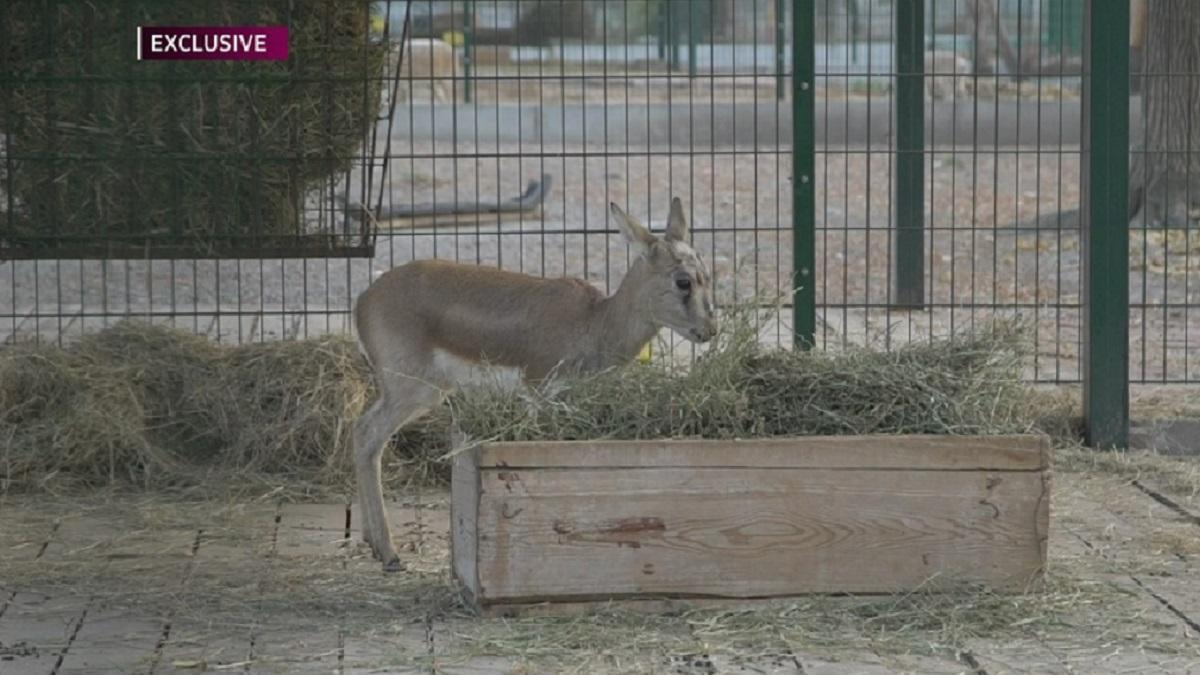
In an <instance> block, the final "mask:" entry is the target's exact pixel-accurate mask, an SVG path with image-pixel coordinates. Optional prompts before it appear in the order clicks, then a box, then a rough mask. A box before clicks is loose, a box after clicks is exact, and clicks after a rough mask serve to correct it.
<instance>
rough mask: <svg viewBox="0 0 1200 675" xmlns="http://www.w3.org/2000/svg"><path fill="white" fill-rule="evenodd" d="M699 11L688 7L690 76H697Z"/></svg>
mask: <svg viewBox="0 0 1200 675" xmlns="http://www.w3.org/2000/svg"><path fill="white" fill-rule="evenodd" d="M709 1H710V2H711V0H709ZM699 13H700V12H699V10H697V9H696V8H694V7H689V8H688V77H695V76H696V33H698V32H699V31H698V30H696V23H697V21H696V20H697V18H698V17H697V16H696V15H697V14H699Z"/></svg>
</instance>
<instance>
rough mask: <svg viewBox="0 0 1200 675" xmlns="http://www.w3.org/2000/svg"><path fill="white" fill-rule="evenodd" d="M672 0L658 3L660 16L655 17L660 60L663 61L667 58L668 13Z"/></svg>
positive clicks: (662, 0) (663, 0)
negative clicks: (669, 3)
mask: <svg viewBox="0 0 1200 675" xmlns="http://www.w3.org/2000/svg"><path fill="white" fill-rule="evenodd" d="M668 2H670V0H661V1H660V2H659V3H658V16H657V17H655V19H654V30H655V34H656V35H658V60H659V61H663V60H665V59H666V58H667V21H668V17H667V15H668V14H669V13H670V11H671V8H670V6H669V5H668V4H667V3H668Z"/></svg>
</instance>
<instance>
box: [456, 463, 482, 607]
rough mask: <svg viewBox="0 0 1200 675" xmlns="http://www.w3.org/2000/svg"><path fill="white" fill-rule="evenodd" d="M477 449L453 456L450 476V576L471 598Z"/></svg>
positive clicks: (475, 588) (474, 589) (475, 577)
mask: <svg viewBox="0 0 1200 675" xmlns="http://www.w3.org/2000/svg"><path fill="white" fill-rule="evenodd" d="M478 461H479V450H478V449H472V450H464V451H463V452H460V453H458V454H457V455H455V456H454V467H453V469H452V470H451V477H450V558H451V560H452V561H453V568H454V570H453V571H454V576H455V578H457V579H458V581H459V583H460V584H461V585H462V587H463V590H464V591H465V592H466V593H467V595H468V596H469V597H470V598H471V599H475V598H477V597H478V595H479V572H478V565H477V556H478V550H477V542H478V522H477V518H478V514H479V500H480V496H481V495H482V490H481V489H480V487H479V470H478V469H476V463H477V462H478Z"/></svg>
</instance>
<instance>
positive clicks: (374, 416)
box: [354, 380, 441, 572]
mask: <svg viewBox="0 0 1200 675" xmlns="http://www.w3.org/2000/svg"><path fill="white" fill-rule="evenodd" d="M389 384H390V385H391V386H389V385H388V384H384V383H382V382H381V387H380V388H381V389H382V392H381V395H380V397H379V399H378V400H377V401H375V403H374V405H372V406H371V407H370V408H369V409H368V410H367V411H366V412H365V413H363V415H362V417H360V418H359V419H358V421H357V422H356V423H355V425H354V465H355V472H356V474H357V478H358V492H359V503H360V505H361V508H362V529H363V539H364V540H365V541H366V542H367V543H368V544H370V545H371V549H372V550H373V551H374V553H375V555H376V557H378V558H379V559H380V560H382V561H383V571H385V572H397V571H399V570H400V569H401V567H402V566H401V564H400V556H399V554H397V553H396V546H395V544H394V543H393V542H392V533H391V527H390V526H389V525H388V517H387V509H386V508H385V506H384V501H383V476H382V464H383V450H384V448H386V447H387V443H388V440H390V439H391V437H392V435H393V434H395V433H396V431H397V430H398V429H399V428H400V427H402V426H404V425H405V424H408V423H409V422H411V421H413V420H414V419H416V418H418V417H420V416H421V415H424V414H425V413H426V412H428V411H429V409H430V408H432V407H433V406H435V405H437V404H438V403H439V402H440V401H441V392H440V390H438V389H437V388H436V387H433V386H431V385H428V384H425V383H422V382H420V381H417V380H409V381H408V382H407V383H405V384H397V383H395V382H390V383H389Z"/></svg>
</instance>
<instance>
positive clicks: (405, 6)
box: [0, 0, 1200, 382]
mask: <svg viewBox="0 0 1200 675" xmlns="http://www.w3.org/2000/svg"><path fill="white" fill-rule="evenodd" d="M119 4H120V3H114V5H119ZM1150 4H1151V6H1152V7H1153V5H1154V3H1150ZM1167 4H1171V3H1167ZM362 5H363V6H364V7H369V8H370V10H371V20H372V22H373V23H372V25H373V30H374V31H375V32H376V33H379V34H381V35H382V34H385V33H386V34H387V35H388V36H390V38H391V39H392V40H393V41H399V40H400V38H401V36H402V35H403V26H405V25H408V26H409V29H410V32H409V34H408V37H409V39H408V44H409V47H408V51H407V52H405V54H406V56H405V58H404V59H403V61H402V62H398V61H397V60H396V58H397V56H398V55H399V53H400V50H399V49H398V48H393V49H392V50H391V52H390V54H389V61H388V63H387V64H385V67H384V68H383V69H382V70H381V72H380V73H379V74H378V75H377V76H375V77H376V78H377V80H378V83H379V85H380V89H381V94H380V101H381V105H380V108H379V114H378V120H377V121H376V122H375V124H374V129H373V133H372V135H371V138H369V139H366V141H365V142H364V143H363V145H362V146H361V148H360V149H359V150H357V151H356V158H357V159H358V160H359V161H357V162H356V163H355V166H357V167H360V170H358V171H357V172H355V171H353V170H352V171H350V173H349V174H348V175H345V174H344V175H342V176H341V177H340V179H338V180H334V181H333V182H332V187H331V188H330V189H329V190H327V191H326V192H325V193H324V194H325V197H324V198H323V199H321V200H318V201H319V202H320V203H322V204H324V203H325V202H329V203H330V204H332V206H331V207H330V213H333V214H337V213H342V217H344V215H345V214H344V212H345V209H343V210H342V211H341V212H339V211H338V210H337V207H338V205H339V204H340V202H339V201H337V200H336V199H333V200H330V199H329V196H330V195H331V194H334V193H338V191H339V190H341V192H340V194H341V195H343V196H344V197H345V199H346V201H350V202H364V203H367V204H368V205H369V206H370V207H371V208H372V209H373V210H377V211H378V213H376V216H377V217H378V223H377V227H378V230H377V233H376V237H375V239H374V251H373V253H374V255H373V257H370V258H356V257H353V256H350V255H334V256H324V257H319V258H318V257H304V258H284V257H279V256H273V257H265V258H255V257H251V258H247V259H240V260H239V259H232V258H229V257H226V258H221V257H212V258H205V259H200V258H190V259H189V258H183V259H174V260H166V259H149V260H148V259H133V258H122V259H97V260H59V259H49V260H47V259H43V260H23V261H7V262H4V263H0V284H8V285H10V286H11V289H10V290H5V291H4V292H2V293H0V330H3V331H4V332H5V333H8V334H10V335H17V334H23V335H32V336H35V337H40V338H41V339H51V340H61V339H69V338H70V337H71V336H73V335H78V334H79V333H81V332H82V331H85V330H92V329H94V328H97V327H100V326H103V325H105V324H108V323H111V322H113V321H115V320H118V319H120V318H122V317H125V316H131V315H132V316H141V317H149V318H151V319H153V320H157V321H164V322H168V323H172V324H175V325H179V326H182V327H187V328H189V329H191V330H195V331H197V332H200V333H205V334H209V335H212V336H214V337H215V338H216V339H219V340H224V341H230V340H232V341H249V340H265V339H274V338H280V337H294V336H305V335H311V334H315V333H320V332H324V331H346V330H349V329H350V326H349V312H350V309H351V307H352V303H353V300H354V298H355V297H356V296H357V294H358V293H359V292H361V290H362V289H364V288H365V287H366V286H367V285H368V284H369V283H370V281H371V280H372V279H373V278H374V276H375V275H377V274H378V273H379V272H381V271H383V270H386V269H389V268H391V267H393V266H396V265H399V264H403V263H404V262H407V261H408V260H412V259H417V258H425V257H440V258H447V259H452V260H460V261H465V262H471V263H477V264H483V265H497V266H500V267H503V268H506V269H511V270H518V271H524V272H528V273H531V274H536V275H548V276H557V275H563V274H566V275H574V276H580V277H583V278H585V279H588V280H589V281H592V282H593V283H596V284H597V285H599V286H600V287H602V288H605V289H606V290H609V291H611V290H613V289H614V288H615V284H617V283H619V280H620V278H621V276H622V274H623V273H624V270H625V269H626V266H627V264H628V253H627V250H626V246H625V244H624V242H623V241H621V239H620V237H619V235H618V234H617V232H616V231H615V229H613V228H612V227H611V224H610V222H609V220H608V215H607V204H608V202H610V201H614V202H617V203H618V204H621V205H622V206H623V207H624V208H625V209H626V210H627V211H628V212H630V213H631V214H634V215H636V216H638V217H640V218H643V219H645V220H646V221H648V222H649V224H650V225H651V226H652V228H654V229H661V227H662V226H663V222H664V221H665V218H666V214H667V210H668V204H669V200H670V199H671V197H672V195H679V196H680V197H681V198H682V199H683V200H684V203H685V205H686V211H687V215H688V217H689V219H690V220H691V221H692V223H693V232H694V238H695V244H696V248H697V250H699V251H700V252H701V253H702V254H704V255H705V257H706V258H707V260H708V262H709V263H710V264H711V265H712V266H713V268H714V275H713V276H714V280H715V282H716V285H717V298H718V302H719V303H720V304H724V305H726V306H728V305H729V304H730V303H733V302H750V301H759V302H762V303H763V304H764V305H770V306H775V304H776V303H775V301H776V299H778V298H782V302H780V303H779V304H778V306H775V307H774V309H775V310H776V315H777V318H776V319H774V320H773V321H772V322H771V323H770V324H769V326H767V327H766V329H765V330H764V339H765V340H767V341H771V342H778V343H783V344H789V343H790V342H791V340H792V335H791V332H790V329H791V327H792V325H793V316H792V309H793V308H792V306H791V297H792V296H790V295H789V294H788V292H789V288H790V284H791V282H792V273H793V270H792V255H793V249H794V246H795V245H796V244H797V243H802V242H798V241H797V240H796V239H795V238H794V236H793V235H794V228H795V227H797V226H798V224H801V219H797V218H794V217H793V185H792V180H791V174H792V160H793V157H792V148H793V145H792V143H793V139H794V138H796V131H797V129H799V128H801V125H803V124H804V123H805V122H806V121H805V120H803V119H799V118H797V117H796V116H794V115H793V103H794V101H793V91H792V87H793V85H794V80H793V72H792V58H791V55H792V48H793V45H792V44H791V37H790V36H791V35H792V29H793V20H794V19H795V24H796V25H797V26H798V28H797V30H799V27H801V26H803V27H805V28H806V29H807V30H808V31H811V35H813V44H812V53H813V56H814V58H815V70H814V72H813V73H812V76H813V79H812V81H813V83H814V85H815V94H816V106H815V108H816V110H815V112H816V115H815V120H812V122H814V123H815V130H814V132H815V149H814V153H813V156H812V159H813V163H814V170H813V175H812V180H813V183H814V185H813V188H814V189H813V190H812V193H813V195H814V197H813V202H812V203H811V204H803V203H802V204H801V208H811V209H812V212H813V213H815V214H816V221H815V226H814V229H813V231H812V232H811V233H804V232H803V231H801V236H802V237H806V236H809V235H811V237H812V243H813V244H814V246H815V252H814V260H815V269H814V270H813V274H814V275H815V288H814V289H813V290H814V291H815V303H816V317H817V324H816V330H815V341H816V346H817V347H818V348H825V349H835V348H841V347H844V346H848V345H859V344H867V345H872V346H878V347H884V348H890V347H892V346H894V345H897V344H900V343H903V342H907V341H910V340H919V339H925V338H927V337H929V336H944V335H951V334H954V333H955V332H957V331H960V330H966V329H970V328H971V327H974V326H979V325H981V324H982V323H983V322H985V321H987V320H989V319H991V318H994V317H1017V318H1020V319H1022V320H1024V321H1027V322H1028V323H1029V324H1030V326H1031V328H1032V330H1033V336H1034V339H1035V342H1036V359H1035V361H1034V363H1033V365H1032V369H1031V371H1030V373H1029V375H1030V378H1031V379H1033V380H1036V381H1040V382H1073V381H1077V380H1078V379H1080V377H1081V372H1082V371H1081V366H1080V358H1081V356H1080V354H1081V344H1082V343H1081V341H1082V335H1083V334H1082V330H1081V325H1082V310H1081V308H1082V301H1081V294H1082V292H1083V288H1082V268H1083V260H1082V257H1081V256H1082V255H1083V254H1082V249H1083V241H1082V240H1083V237H1082V236H1081V229H1080V216H1079V209H1080V194H1081V189H1080V188H1081V159H1082V158H1083V153H1081V151H1080V140H1081V133H1080V128H1081V119H1082V117H1083V115H1084V110H1083V107H1084V106H1083V103H1082V101H1083V99H1082V89H1083V78H1082V74H1083V66H1082V57H1083V51H1082V44H1083V40H1082V37H1083V30H1084V21H1083V18H1082V17H1083V1H1082V0H927V1H926V2H925V3H923V4H922V3H907V2H893V1H889V0H814V1H813V2H803V1H794V0H787V1H780V0H701V1H694V2H685V1H682V0H609V1H606V2H602V1H598V0H597V1H589V0H511V1H506V0H466V1H456V2H438V1H435V0H414V1H413V2H411V3H409V2H403V1H401V0H380V1H377V2H363V3H362ZM797 10H798V11H797ZM1151 11H1152V12H1153V11H1157V10H1153V9H1152V10H1151ZM1179 11H1182V10H1179ZM1135 15H1136V12H1135ZM0 16H8V17H10V18H9V19H8V21H9V23H8V24H5V26H11V16H12V13H11V10H9V14H7V15H0ZM406 17H407V19H406ZM406 20H407V24H406ZM1135 23H1136V22H1135ZM1150 23H1151V24H1152V23H1153V21H1151V22H1150ZM4 30H5V29H3V26H0V32H4ZM6 30H11V28H8V29H6ZM1135 32H1136V31H1135ZM1154 37H1155V36H1154V35H1147V36H1144V39H1143V40H1142V42H1140V43H1139V42H1138V37H1137V35H1133V40H1132V42H1133V43H1134V50H1135V51H1134V53H1135V56H1137V55H1138V54H1139V53H1146V54H1149V52H1150V51H1152V41H1153V39H1154ZM1166 39H1170V40H1175V39H1178V40H1181V41H1186V39H1185V38H1184V37H1183V34H1182V33H1180V34H1178V35H1177V36H1176V37H1174V38H1172V37H1168V38H1166ZM1125 46H1126V45H1117V46H1116V47H1117V48H1124V47H1125ZM802 47H803V46H802ZM0 51H3V49H0ZM1135 62H1136V61H1135ZM1141 64H1142V69H1141V70H1140V71H1138V72H1136V73H1135V76H1134V82H1133V87H1134V90H1135V91H1139V92H1142V93H1140V94H1138V96H1139V98H1135V99H1134V101H1133V104H1132V105H1131V111H1132V115H1133V117H1132V118H1131V120H1132V122H1133V127H1134V129H1135V131H1136V129H1137V128H1138V127H1139V125H1141V126H1142V127H1145V126H1146V125H1147V124H1148V120H1150V119H1151V116H1150V115H1149V114H1148V108H1147V101H1148V100H1149V99H1148V98H1147V97H1148V96H1149V95H1150V93H1151V92H1150V90H1151V89H1152V88H1153V87H1152V86H1151V85H1150V84H1149V83H1150V82H1151V80H1153V79H1154V78H1155V77H1159V78H1167V79H1170V81H1171V85H1170V86H1171V87H1172V88H1174V89H1175V90H1177V91H1179V90H1184V89H1187V90H1189V91H1190V86H1191V83H1192V82H1193V79H1191V78H1194V77H1195V75H1194V74H1190V73H1188V72H1178V71H1174V70H1172V71H1170V72H1155V71H1154V70H1153V69H1152V66H1153V64H1152V63H1151V60H1143V61H1142V62H1141ZM1148 69H1149V70H1148ZM5 77H6V78H13V77H16V75H15V74H13V73H11V72H10V73H8V74H7V75H5ZM0 98H2V97H0ZM1135 136H1136V134H1135ZM1169 140H1170V141H1171V142H1172V143H1175V145H1164V144H1162V143H1160V144H1158V145H1147V146H1145V147H1143V148H1140V149H1138V150H1136V151H1135V155H1136V154H1137V153H1139V152H1140V153H1142V154H1143V155H1145V156H1147V157H1148V158H1150V157H1151V156H1152V155H1153V156H1155V157H1167V156H1174V154H1179V153H1188V152H1190V146H1189V145H1187V143H1186V140H1187V139H1186V138H1184V139H1182V140H1181V139H1180V138H1179V137H1177V136H1172V137H1171V138H1170V139H1169ZM3 152H4V153H5V156H6V158H8V159H11V158H12V157H13V145H12V141H11V140H9V141H6V146H5V149H4V151H3ZM1173 153H1174V154H1173ZM384 165H386V173H384V172H383V170H382V169H381V170H380V172H377V173H375V174H372V176H373V178H375V179H377V180H378V181H381V182H380V183H379V184H378V185H377V186H374V187H373V188H371V189H373V190H375V192H371V191H370V190H367V192H364V193H362V194H359V193H356V192H355V191H354V190H356V189H359V188H360V187H361V186H363V185H364V181H365V182H366V183H369V182H370V181H366V173H365V171H363V170H361V168H362V167H367V166H378V167H383V166H384ZM1152 173H1153V172H1149V173H1147V176H1150V175H1151V174H1152ZM1189 176H1190V173H1188V172H1187V171H1186V169H1185V171H1184V176H1183V180H1182V181H1180V180H1175V179H1172V180H1165V181H1160V182H1153V180H1152V176H1151V177H1149V178H1146V179H1145V180H1146V181H1147V182H1146V190H1144V192H1145V193H1146V194H1150V193H1151V192H1153V190H1158V191H1159V192H1160V193H1163V194H1164V195H1166V196H1164V197H1163V198H1162V199H1159V200H1157V201H1154V200H1151V201H1154V203H1156V204H1157V203H1162V204H1165V205H1178V204H1190V201H1189V200H1188V199H1187V195H1188V194H1190V193H1189V188H1188V187H1187V186H1188V185H1189V182H1188V180H1187V179H1188V177H1189ZM1151 183H1153V184H1151ZM345 186H351V188H350V189H346V188H345ZM368 187H370V186H369V185H368ZM5 189H7V193H6V194H7V195H9V196H7V197H6V199H8V201H9V204H10V209H9V211H8V214H9V215H8V217H10V218H11V217H12V215H11V214H12V209H11V206H12V204H13V198H12V197H11V195H12V194H13V188H12V187H11V186H9V187H7V188H5ZM368 193H369V194H368ZM376 197H378V198H381V200H382V201H379V200H378V199H376ZM17 201H19V200H17ZM0 208H2V207H0ZM1171 208H1175V212H1178V213H1177V217H1174V218H1173V219H1172V218H1166V219H1165V220H1163V219H1162V218H1159V219H1158V220H1156V219H1155V216H1154V215H1153V214H1154V212H1152V211H1144V212H1143V213H1142V214H1141V215H1139V216H1138V217H1137V218H1135V220H1134V226H1133V227H1132V229H1131V235H1130V236H1131V245H1132V247H1133V251H1134V254H1133V255H1132V256H1131V269H1130V274H1131V276H1130V280H1131V297H1130V302H1131V305H1130V306H1131V311H1132V319H1133V326H1132V330H1131V333H1130V340H1131V347H1132V350H1131V353H1132V358H1131V370H1130V376H1131V377H1132V379H1133V380H1134V381H1145V382H1166V381H1195V380H1196V379H1197V377H1198V373H1197V370H1196V366H1195V365H1194V364H1195V363H1196V360H1197V359H1196V358H1195V356H1196V355H1195V353H1194V352H1195V350H1196V344H1195V342H1196V340H1195V338H1192V337H1189V336H1190V335H1196V334H1198V333H1196V331H1197V330H1198V329H1200V327H1196V326H1193V325H1192V324H1193V323H1195V322H1196V321H1197V316H1198V313H1197V312H1196V311H1193V310H1192V307H1193V306H1194V305H1195V304H1196V300H1195V297H1194V296H1195V291H1194V290H1193V289H1194V288H1195V284H1194V281H1195V280H1194V279H1193V278H1192V277H1193V276H1194V275H1195V274H1197V269H1196V263H1195V262H1194V261H1193V256H1192V254H1191V251H1192V249H1193V248H1194V246H1195V241H1196V239H1195V237H1194V235H1193V234H1192V232H1191V220H1190V219H1191V215H1190V214H1191V211H1190V210H1189V209H1188V208H1186V207H1184V208H1182V211H1180V209H1179V208H1177V207H1171ZM1167 210H1170V209H1167ZM1178 214H1183V215H1178ZM243 257H244V256H243ZM664 338H665V339H670V338H668V337H667V336H666V335H665V334H664Z"/></svg>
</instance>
